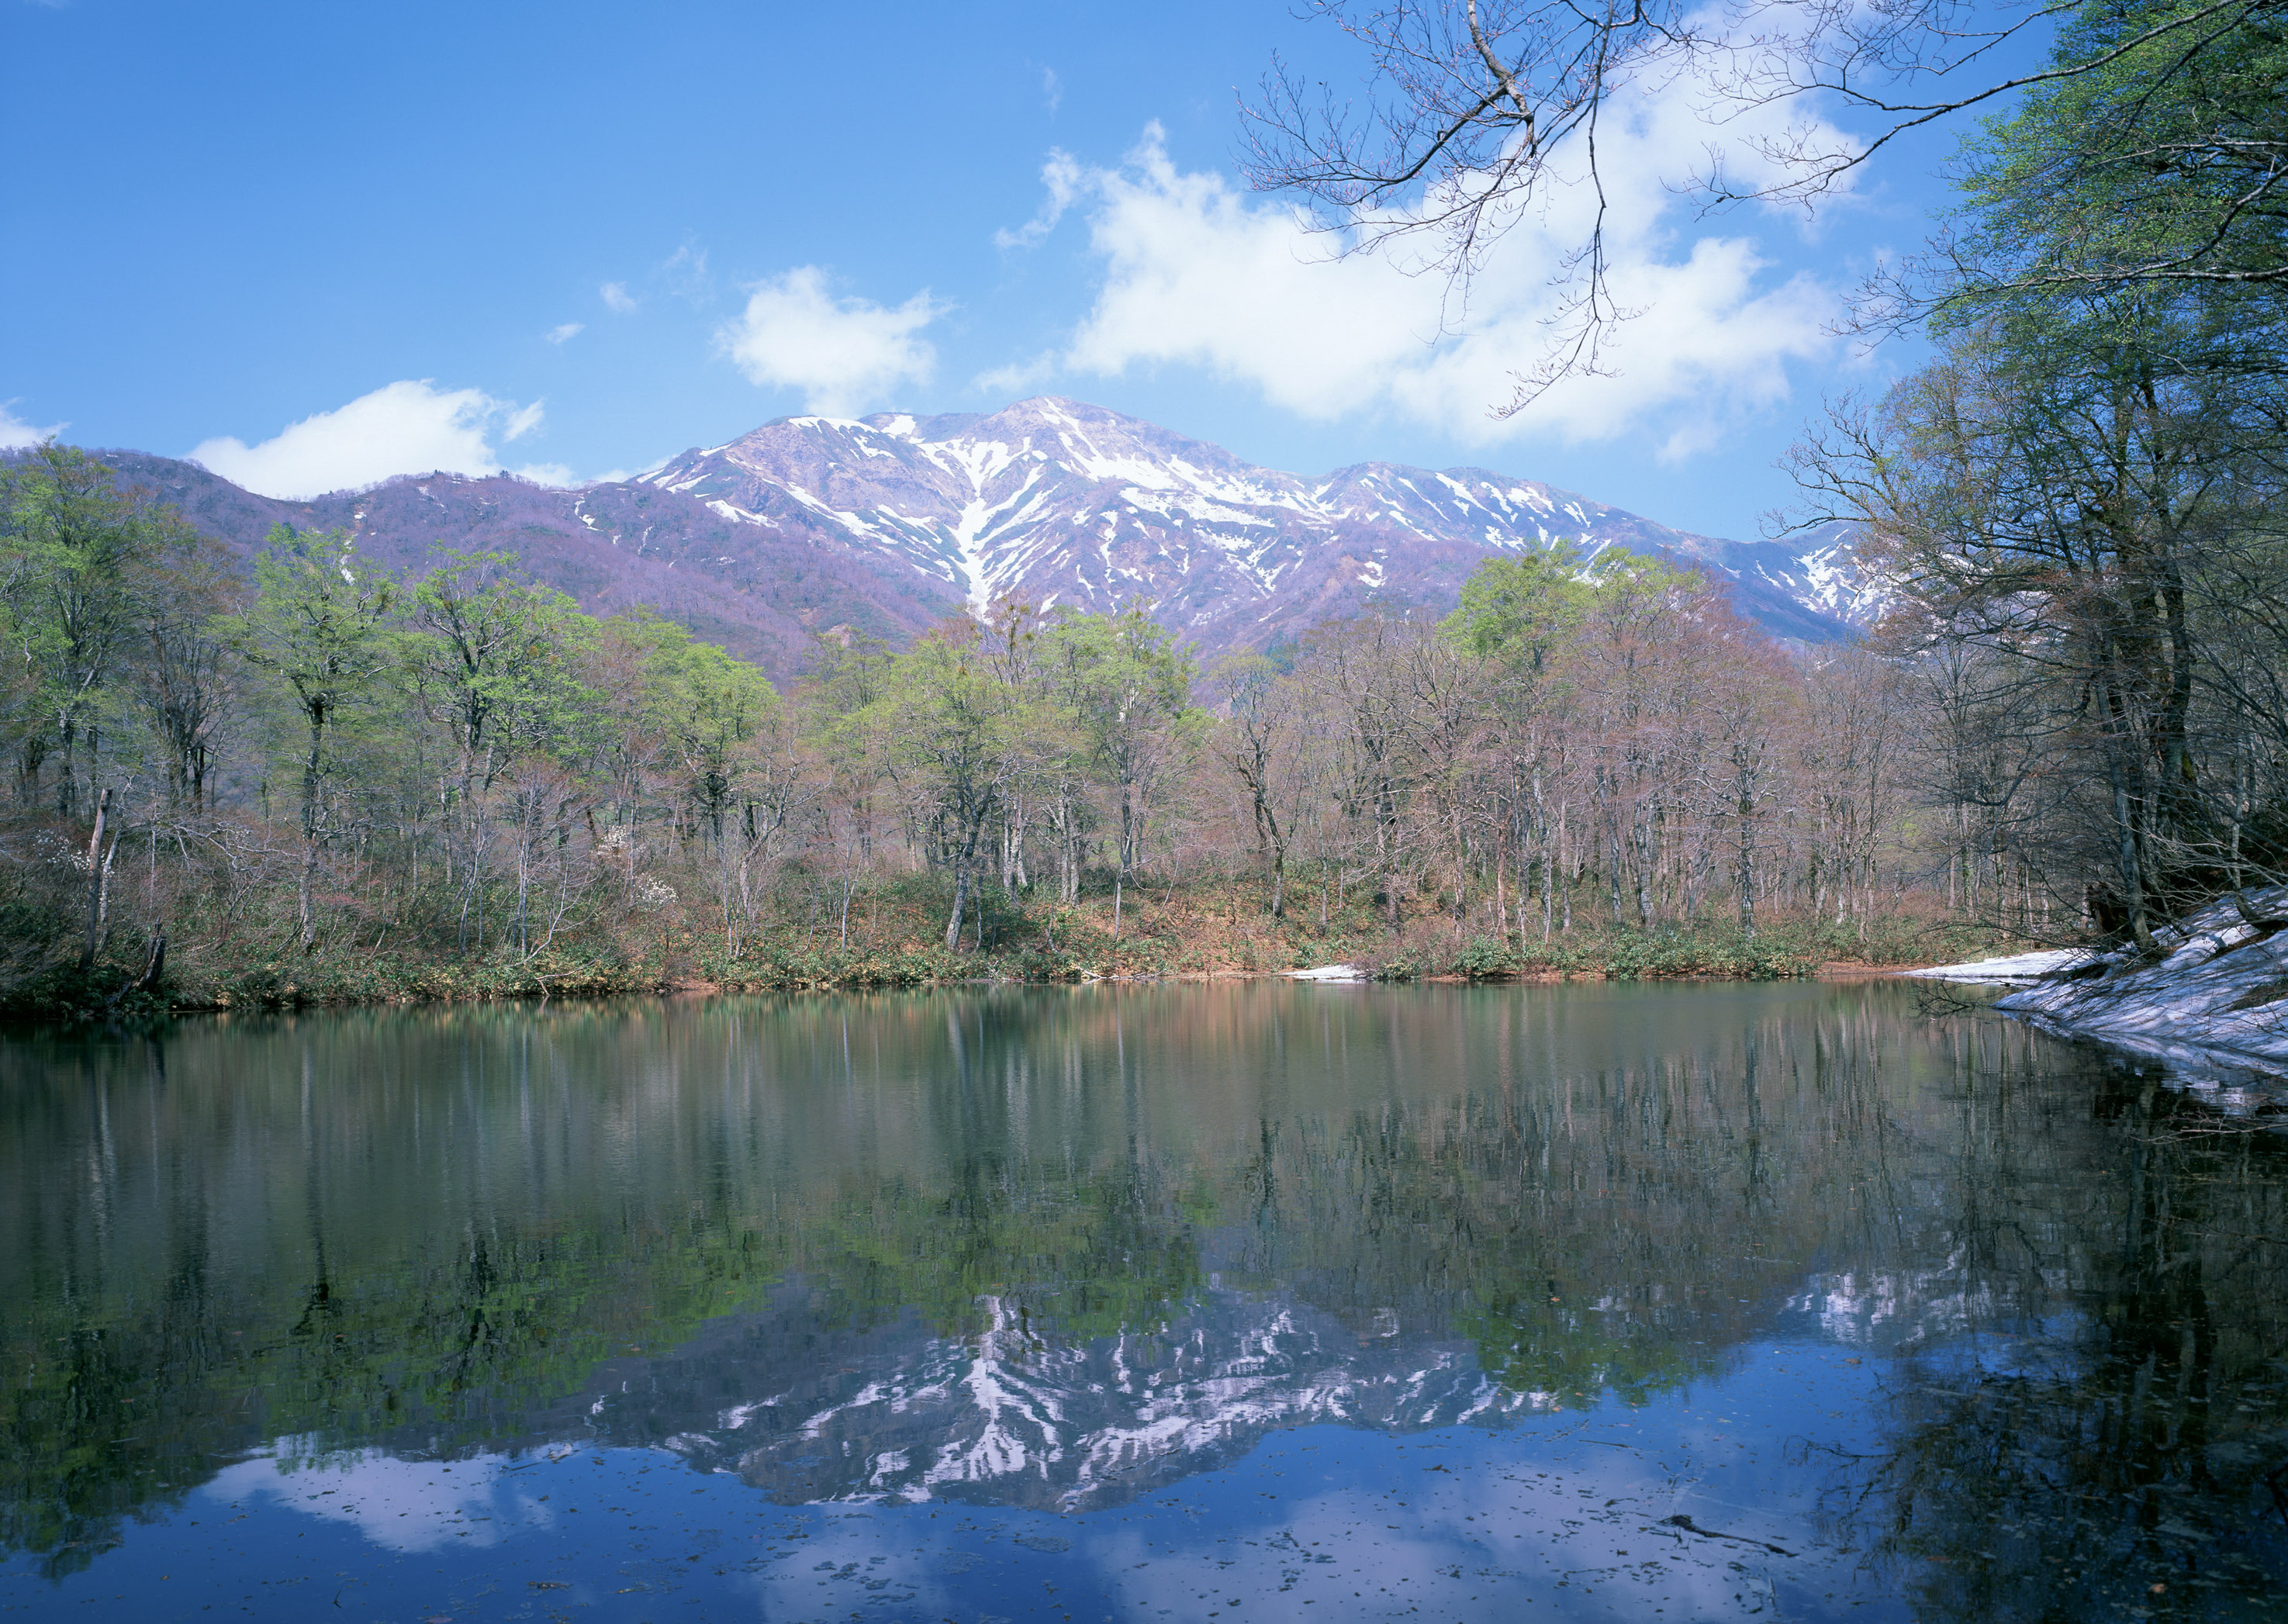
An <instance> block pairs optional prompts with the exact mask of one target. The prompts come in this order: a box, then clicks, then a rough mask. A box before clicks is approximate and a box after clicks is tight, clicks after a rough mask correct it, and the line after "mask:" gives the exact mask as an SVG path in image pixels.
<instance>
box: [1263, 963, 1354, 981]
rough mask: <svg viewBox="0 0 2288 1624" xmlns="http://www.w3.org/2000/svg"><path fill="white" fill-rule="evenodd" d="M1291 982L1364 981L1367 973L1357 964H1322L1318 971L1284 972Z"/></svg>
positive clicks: (1282, 973) (1282, 972)
mask: <svg viewBox="0 0 2288 1624" xmlns="http://www.w3.org/2000/svg"><path fill="white" fill-rule="evenodd" d="M1279 973H1280V974H1281V975H1283V976H1284V977H1286V978H1288V979H1289V980H1291V981H1363V980H1365V979H1366V971H1364V970H1361V969H1360V968H1359V967H1358V966H1357V965H1355V964H1322V965H1320V966H1319V967H1318V968H1317V969H1316V970H1281V971H1280V972H1279Z"/></svg>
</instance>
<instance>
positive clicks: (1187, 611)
mask: <svg viewBox="0 0 2288 1624" xmlns="http://www.w3.org/2000/svg"><path fill="white" fill-rule="evenodd" d="M640 483H641V484H644V485H646V486H648V487H654V488H656V489H659V490H663V491H671V492H674V493H677V494H679V495H691V496H695V497H697V498H699V499H700V500H702V501H703V502H705V503H707V505H708V506H709V507H710V508H711V510H712V511H715V512H717V513H719V514H720V515H721V516H722V517H723V518H725V519H730V520H734V521H735V522H737V523H740V524H743V525H748V526H751V527H755V528H756V529H759V530H776V531H779V532H781V533H791V532H794V531H798V530H804V531H816V530H817V529H819V528H821V527H824V528H826V529H829V530H830V531H832V532H834V533H837V534H838V535H840V536H842V537H845V538H846V539H847V540H848V541H849V542H850V543H853V544H854V545H857V546H859V547H862V548H869V549H871V550H873V551H876V552H878V553H879V554H881V555H883V556H886V557H889V558H898V559H900V560H902V561H903V562H904V563H906V564H907V565H908V566H910V567H911V568H912V569H913V570H914V571H915V572H917V573H918V574H920V575H922V576H924V577H926V578H927V579H929V580H931V581H933V582H936V583H939V584H940V586H941V590H944V591H946V592H947V593H948V594H949V595H951V596H955V597H957V598H962V599H964V600H965V601H967V602H968V603H970V604H971V605H972V606H977V607H982V606H986V605H988V604H989V603H991V602H992V601H994V600H995V599H997V598H1003V597H1006V596H1010V595H1015V596H1019V597H1022V598H1027V599H1029V600H1030V601H1032V602H1035V603H1041V604H1052V603H1069V604H1078V605H1080V606H1084V607H1087V608H1092V609H1106V608H1112V607H1115V606H1118V605H1119V604H1121V603H1123V602H1125V601H1128V600H1130V599H1132V598H1147V599H1149V600H1150V601H1152V602H1153V603H1155V604H1156V605H1157V606H1158V608H1157V614H1158V615H1159V617H1160V618H1161V619H1162V620H1163V621H1164V622H1166V623H1168V624H1169V625H1171V626H1172V627H1175V628H1178V629H1180V630H1183V631H1185V632H1186V633H1188V634H1189V635H1190V636H1191V637H1192V638H1195V639H1196V640H1197V641H1198V642H1199V643H1200V644H1202V645H1203V646H1205V647H1209V648H1221V647H1227V646H1248V645H1252V644H1259V643H1260V642H1262V641H1264V640H1265V639H1266V638H1267V636H1268V635H1269V630H1270V629H1276V628H1293V627H1297V626H1299V625H1302V624H1307V623H1308V622H1311V621H1314V620H1317V619H1320V618H1322V617H1323V616H1325V615H1328V614H1339V613H1343V612H1346V611H1349V610H1355V609H1356V608H1358V607H1360V606H1363V605H1364V604H1365V603H1366V602H1367V601H1369V600H1370V599H1371V598H1378V597H1379V598H1388V597H1392V596H1398V597H1402V598H1407V599H1410V600H1413V601H1417V602H1421V603H1424V604H1426V605H1429V606H1435V607H1438V608H1441V609H1442V608H1443V607H1445V606H1449V605H1450V604H1451V603H1452V601H1453V598H1454V593H1455V590H1456V589H1457V588H1458V586H1459V584H1460V582H1461V581H1462V579H1463V577H1465V576H1466V575H1467V574H1469V572H1470V570H1471V568H1472V567H1474V566H1475V564H1476V563H1477V561H1478V560H1479V559H1480V558H1483V557H1484V556H1485V555H1486V554H1487V553H1489V552H1500V551H1518V550H1521V549H1524V548H1537V547H1546V546H1549V545H1551V544H1552V543H1555V542H1557V541H1560V540H1569V541H1573V542H1575V543H1578V544H1580V545H1581V546H1583V547H1584V548H1585V550H1586V551H1590V552H1597V551H1602V550H1603V549H1605V548H1607V547H1609V546H1615V545H1619V546H1625V547H1628V548H1630V549H1632V550H1633V551H1639V552H1650V553H1654V554H1656V555H1658V556H1661V557H1664V558H1670V559H1672V560H1675V561H1679V562H1684V563H1689V564H1693V565H1696V566H1700V567H1702V568H1704V569H1706V570H1708V571H1709V572H1710V573H1711V574H1714V575H1716V576H1718V577H1719V578H1720V579H1722V580H1724V581H1726V582H1728V583H1729V584H1730V586H1731V588H1732V590H1733V592H1734V595H1735V597H1736V599H1737V601H1738V602H1739V605H1740V606H1741V607H1742V609H1743V610H1744V611H1745V612H1746V613H1747V614H1751V615H1752V616H1754V617H1755V618H1756V619H1757V620H1759V621H1760V622H1763V623H1764V624H1765V625H1766V626H1767V627H1768V628H1769V629H1771V630H1774V631H1776V632H1778V633H1780V634H1781V635H1783V636H1790V637H1799V638H1807V639H1810V640H1815V641H1824V640H1827V639H1830V638H1836V637H1838V636H1840V635H1843V634H1844V633H1845V632H1846V631H1847V630H1848V629H1849V628H1851V627H1854V626H1856V625H1860V624H1863V623H1864V622H1867V621H1868V620H1870V619H1871V618H1872V615H1873V614H1874V613H1875V611H1876V610H1877V609H1878V608H1879V604H1878V603H1877V602H1876V601H1875V600H1874V596H1873V594H1872V593H1871V592H1870V590H1868V589H1867V588H1866V587H1865V586H1864V585H1863V584H1862V583H1861V582H1859V581H1858V580H1857V577H1856V575H1855V572H1854V571H1853V570H1852V568H1851V566H1850V558H1849V551H1850V548H1849V538H1848V536H1847V535H1845V534H1842V533H1841V532H1840V531H1839V529H1837V528H1836V527H1829V528H1828V529H1826V530H1824V531H1822V532H1815V533H1813V534H1811V535H1807V536H1805V537H1803V538H1800V539H1799V540H1796V541H1791V542H1787V543H1778V542H1758V543H1743V542H1726V541H1720V540H1717V539H1715V538H1713V537H1709V536H1702V535H1691V534H1689V533H1687V532H1683V531H1677V530H1671V529H1668V528H1667V527H1664V526H1661V525H1656V524H1654V523H1653V522H1651V521H1650V520H1648V519H1641V518H1639V517H1638V516H1637V515H1635V514H1633V513H1628V512H1625V511H1622V510H1620V509H1618V508H1615V507H1611V506H1609V505H1607V504H1606V503H1601V502H1593V501H1591V500H1589V499H1588V498H1587V497H1585V496H1579V495H1574V494H1573V493H1572V492H1569V491H1564V490H1559V489H1557V488H1555V487H1552V486H1548V485H1544V484H1541V483H1538V482H1537V481H1534V480H1530V479H1514V478H1512V477H1510V476H1508V475H1505V474H1498V473H1491V472H1488V471H1485V470H1483V469H1476V468H1457V469H1449V470H1446V471H1443V472H1432V471H1427V470H1425V469H1418V468H1407V467H1402V466H1399V465H1396V464H1393V463H1361V464H1358V465H1357V466H1355V467H1350V468H1343V469H1338V470H1337V471H1335V472H1333V473H1331V474H1329V475H1327V476H1325V477H1324V478H1323V479H1301V478H1299V477H1297V476H1296V475H1293V474H1288V473H1281V472H1278V471H1275V470H1272V469H1267V468H1258V467H1255V466H1253V465H1251V464H1250V463H1243V462H1241V461H1240V460H1239V459H1238V458H1236V457H1235V456H1232V455H1231V454H1230V453H1229V452H1227V451H1225V450H1223V449H1222V448H1219V447H1216V446H1212V445H1209V444H1207V443H1205V442H1204V441H1201V440H1187V439H1185V438H1184V437H1183V436H1181V435H1179V434H1175V433H1172V432H1169V431H1168V430H1166V429H1163V428H1158V427H1156V426H1155V425H1153V424H1148V423H1143V422H1140V421H1139V420H1138V419H1136V418H1133V417H1127V416H1122V415H1121V414H1119V413H1117V412H1112V411H1107V410H1105V409H1104V408H1101V407H1094V406H1086V405H1083V404H1082V403H1080V402H1078V401H1075V400H1061V399H1059V398H1056V397H1053V396H1047V397H1043V398H1040V399H1037V400H1021V401H1019V402H1018V403H1017V404H1016V405H1014V406H1011V407H1008V408H1005V409H1004V410H1001V411H998V412H995V413H993V414H992V415H990V416H967V415H959V416H941V417H912V416H901V415H896V414H886V415H883V416H874V417H868V418H864V419H862V420H856V421H852V420H846V419H836V418H826V417H789V418H783V419H781V420H780V421H778V422H776V423H772V424H766V425H765V426H763V427H762V428H759V429H757V430H756V431H755V432H753V433H751V434H748V435H745V436H743V438H741V439H739V440H734V441H732V442H731V443H730V444H728V445H724V446H718V447H714V448H711V449H707V450H700V451H689V452H686V453H685V454H684V455H683V456H679V457H677V458H674V459H673V460H672V461H671V462H669V463H667V464H666V465H665V466H663V467H661V468H659V469H656V470H654V471H652V472H650V473H647V474H645V475H643V476H642V478H641V479H640Z"/></svg>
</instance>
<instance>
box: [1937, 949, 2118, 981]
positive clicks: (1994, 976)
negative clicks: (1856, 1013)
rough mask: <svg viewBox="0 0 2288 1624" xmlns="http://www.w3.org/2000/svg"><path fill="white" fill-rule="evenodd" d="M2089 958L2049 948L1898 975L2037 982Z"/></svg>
mask: <svg viewBox="0 0 2288 1624" xmlns="http://www.w3.org/2000/svg"><path fill="white" fill-rule="evenodd" d="M2092 956H2093V955H2092V954H2091V953H2090V951H2089V949H2087V948H2086V947H2051V948H2047V949H2045V950H2044V951H2042V952H2040V953H2014V954H2011V955H2009V956H2008V957H2006V958H1999V959H1974V960H1972V961H1971V962H1970V963H1967V964H1933V965H1930V966H1928V967H1927V968H1925V969H1922V970H1902V971H1900V972H1899V973H1900V974H1902V975H1907V976H1919V977H1921V978H1923V979H1925V980H1927V981H2038V980H2039V979H2040V978H2042V977H2044V976H2046V975H2052V974H2054V973H2055V972H2057V971H2058V970H2067V969H2070V968H2071V967H2072V966H2074V965H2076V964H2078V963H2081V962H2082V961H2083V960H2085V959H2087V958H2090V957H2092Z"/></svg>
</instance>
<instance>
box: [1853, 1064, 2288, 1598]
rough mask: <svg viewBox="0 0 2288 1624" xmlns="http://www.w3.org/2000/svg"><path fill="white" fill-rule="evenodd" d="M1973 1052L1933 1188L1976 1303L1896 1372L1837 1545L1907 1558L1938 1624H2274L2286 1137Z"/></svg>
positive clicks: (2154, 1086)
mask: <svg viewBox="0 0 2288 1624" xmlns="http://www.w3.org/2000/svg"><path fill="white" fill-rule="evenodd" d="M1983 1047H1984V1049H1985V1050H1986V1051H1987V1052H1984V1053H1982V1055H1981V1056H1980V1057H1979V1058H1978V1062H1977V1063H1976V1064H1971V1063H1967V1059H1966V1064H1965V1065H1964V1066H1962V1067H1961V1078H1962V1089H1961V1096H1960V1100H1959V1109H1960V1111H1961V1113H1962V1117H1963V1121H1964V1126H1965V1128H1966V1132H1965V1133H1964V1134H1963V1135H1962V1136H1961V1141H1960V1143H1961V1145H1962V1167H1961V1176H1959V1177H1958V1179H1957V1180H1956V1181H1955V1182H1954V1183H1953V1184H1952V1185H1951V1186H1950V1188H1949V1189H1947V1190H1945V1191H1943V1192H1934V1195H1937V1196H1939V1197H1940V1199H1942V1200H1948V1201H1950V1203H1951V1205H1952V1207H1953V1208H1954V1211H1955V1213H1956V1215H1957V1216H1956V1232H1957V1234H1958V1239H1959V1241H1960V1244H1961V1249H1960V1253H1959V1256H1958V1262H1957V1264H1956V1267H1955V1269H1954V1271H1953V1274H1954V1281H1953V1283H1954V1288H1955V1289H1956V1291H1957V1292H1958V1293H1959V1295H1960V1297H1961V1299H1962V1301H1963V1302H1964V1303H1966V1304H1969V1305H1971V1306H1970V1308H1969V1309H1968V1310H1967V1311H1966V1312H1965V1313H1964V1315H1963V1316H1962V1323H1961V1325H1960V1327H1958V1332H1957V1334H1956V1335H1952V1336H1949V1337H1946V1338H1943V1339H1935V1340H1934V1342H1933V1343H1932V1345H1931V1346H1929V1347H1928V1348H1927V1349H1917V1350H1912V1351H1911V1355H1910V1357H1909V1359H1907V1360H1905V1361H1904V1362H1903V1365H1902V1366H1901V1367H1900V1368H1899V1373H1898V1380H1897V1382H1896V1385H1895V1390H1894V1392H1893V1395H1892V1399H1891V1411H1892V1414H1891V1417H1890V1429H1889V1434H1888V1437H1887V1441H1886V1444H1885V1446H1884V1447H1883V1449H1882V1450H1881V1451H1880V1453H1879V1454H1878V1455H1877V1456H1875V1457H1874V1458H1873V1459H1871V1460H1869V1461H1865V1462H1853V1463H1851V1464H1850V1465H1849V1467H1847V1469H1845V1470H1841V1471H1839V1474H1838V1477H1837V1480H1836V1485H1835V1487H1834V1490H1833V1492H1832V1495H1831V1514H1832V1515H1833V1516H1834V1517H1835V1521H1836V1525H1837V1528H1838V1532H1839V1533H1840V1534H1841V1535H1842V1536H1843V1537H1845V1538H1849V1539H1855V1540H1858V1541H1861V1542H1863V1543H1865V1544H1867V1545H1869V1546H1871V1548H1872V1549H1874V1550H1875V1551H1877V1552H1878V1553H1879V1554H1881V1555H1883V1556H1886V1557H1892V1558H1906V1559H1910V1560H1908V1561H1907V1562H1906V1563H1905V1565H1904V1570H1903V1571H1905V1572H1906V1573H1909V1574H1911V1575H1912V1578H1911V1584H1912V1587H1913V1589H1914V1591H1915V1593H1916V1594H1917V1596H1918V1597H1919V1601H1920V1604H1921V1610H1922V1611H1923V1612H1925V1613H1926V1614H1927V1615H1929V1616H1933V1617H1946V1618H1979V1619H1996V1620H2010V1619H2030V1620H2031V1619H2045V1620H2046V1619H2060V1620H2063V1619H2086V1618H2099V1617H2118V1616H2140V1617H2142V1616H2152V1617H2188V1618H2190V1617H2201V1618H2209V1617H2238V1616H2251V1617H2255V1616H2265V1617H2276V1616H2277V1613H2276V1612H2274V1611H2272V1609H2273V1608H2274V1607H2276V1598H2277V1597H2278V1596H2279V1595H2280V1594H2281V1592H2282V1587H2283V1585H2284V1584H2288V1503H2284V1502H2283V1501H2282V1500H2281V1499H2280V1497H2279V1496H2278V1494H2276V1492H2275V1490H2274V1485H2275V1484H2277V1483H2279V1482H2280V1481H2281V1480H2282V1478H2283V1477H2288V1473H2284V1472H2283V1471H2282V1469H2283V1468H2284V1467H2288V1424H2284V1423H2288V1211H2284V1191H2288V1177H2284V1175H2288V1145H2284V1143H2283V1142H2282V1141H2281V1139H2280V1138H2279V1137H2277V1136H2276V1135H2275V1134H2273V1133H2269V1132H2266V1131H2263V1130H2262V1129H2257V1128H2253V1127H2251V1126H2247V1125H2236V1124H2234V1123H2231V1122H2229V1121H2225V1120H2222V1119H2220V1118H2219V1117H2218V1116H2217V1115H2215V1114H2214V1113H2212V1112H2209V1111H2207V1110H2205V1109H2203V1108H2201V1107H2200V1106H2198V1105H2194V1104H2191V1103H2189V1101H2187V1100H2186V1099H2185V1097H2183V1096H2181V1095H2180V1094H2176V1093H2173V1092H2171V1091H2170V1090H2168V1089H2165V1088H2164V1087H2163V1086H2162V1084H2161V1081H2160V1079H2159V1077H2158V1076H2157V1074H2156V1073H2153V1072H2151V1071H2142V1072H2141V1071H2137V1070H2133V1069H2131V1068H2128V1067H2117V1066H2106V1065H2098V1066H2092V1067H2091V1073H2090V1074H2091V1079H2092V1083H2093V1087H2092V1089H2091V1094H2090V1095H2089V1096H2085V1097H2083V1098H2080V1099H2077V1098H2075V1097H2071V1096H2064V1097H2061V1096H2060V1094H2059V1093H2058V1091H2057V1090H2056V1089H2054V1086H2052V1084H2051V1081H2050V1080H2049V1079H2048V1078H2047V1077H2046V1076H2045V1075H2044V1074H2043V1073H2042V1072H2041V1071H2040V1069H2039V1067H2038V1064H2030V1063H2029V1061H2030V1057H2028V1056H2027V1055H2026V1054H2025V1053H2024V1051H2023V1050H2021V1049H2017V1048H2015V1047H2014V1046H2010V1045H1993V1044H1988V1045H1985V1046H1983ZM2264 1596H2270V1597H2272V1598H2274V1599H2273V1601H2272V1602H2270V1603H2267V1602H2264V1601H2262V1600H2260V1599H2257V1600H2254V1601H2253V1608H2254V1610H2253V1611H2252V1612H2251V1611H2247V1609H2248V1608H2249V1606H2250V1605H2251V1603H2252V1598H2262V1597H2264ZM2236 1598H2237V1599H2236Z"/></svg>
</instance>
